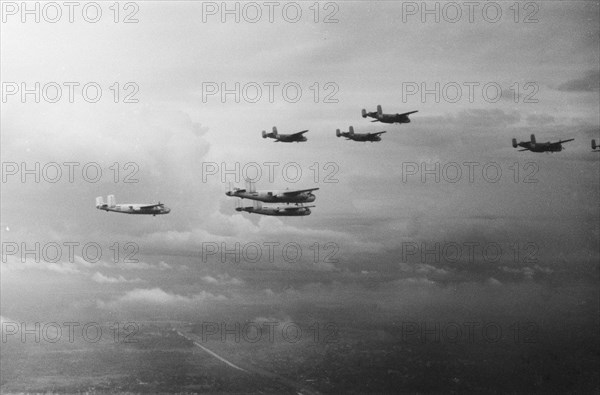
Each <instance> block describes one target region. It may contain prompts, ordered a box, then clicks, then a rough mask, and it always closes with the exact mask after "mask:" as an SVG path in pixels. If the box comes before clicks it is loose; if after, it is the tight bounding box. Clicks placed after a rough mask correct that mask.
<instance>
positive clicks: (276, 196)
mask: <svg viewBox="0 0 600 395" xmlns="http://www.w3.org/2000/svg"><path fill="white" fill-rule="evenodd" d="M317 189H319V188H308V189H293V190H292V189H284V190H265V191H257V190H256V188H255V185H254V183H253V182H247V183H246V188H245V189H241V188H233V190H229V191H227V192H225V194H226V195H227V196H233V197H239V198H241V199H251V200H258V201H261V202H265V203H296V204H298V203H311V202H314V201H315V199H316V198H317V197H316V196H315V195H314V194H313V193H312V191H316V190H317Z"/></svg>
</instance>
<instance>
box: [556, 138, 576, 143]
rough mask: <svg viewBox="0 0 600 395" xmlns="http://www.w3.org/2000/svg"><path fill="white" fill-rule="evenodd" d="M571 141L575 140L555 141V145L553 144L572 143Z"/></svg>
mask: <svg viewBox="0 0 600 395" xmlns="http://www.w3.org/2000/svg"><path fill="white" fill-rule="evenodd" d="M573 140H575V139H568V140H560V141H557V142H556V143H554V144H562V143H568V142H569V141H573Z"/></svg>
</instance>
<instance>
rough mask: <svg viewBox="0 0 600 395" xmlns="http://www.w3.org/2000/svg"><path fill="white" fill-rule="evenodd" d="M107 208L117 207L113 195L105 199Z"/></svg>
mask: <svg viewBox="0 0 600 395" xmlns="http://www.w3.org/2000/svg"><path fill="white" fill-rule="evenodd" d="M106 200H107V204H108V207H115V206H116V205H117V201H116V199H115V195H108V196H107V197H106Z"/></svg>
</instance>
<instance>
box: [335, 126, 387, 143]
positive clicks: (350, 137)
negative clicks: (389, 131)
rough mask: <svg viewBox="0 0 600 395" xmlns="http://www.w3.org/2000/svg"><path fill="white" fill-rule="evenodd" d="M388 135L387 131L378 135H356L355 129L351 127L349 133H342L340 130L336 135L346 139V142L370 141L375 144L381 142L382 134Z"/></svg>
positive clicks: (336, 131)
mask: <svg viewBox="0 0 600 395" xmlns="http://www.w3.org/2000/svg"><path fill="white" fill-rule="evenodd" d="M383 133H386V132H385V131H383V132H377V133H354V127H352V126H350V131H349V132H340V130H339V129H336V130H335V135H336V136H338V137H342V136H343V137H345V138H346V140H354V141H363V142H364V141H370V142H374V141H381V137H380V136H379V135H380V134H383Z"/></svg>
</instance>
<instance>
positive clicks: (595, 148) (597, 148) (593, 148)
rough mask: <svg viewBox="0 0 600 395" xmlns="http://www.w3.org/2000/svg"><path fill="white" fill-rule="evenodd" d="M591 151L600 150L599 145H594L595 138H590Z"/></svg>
mask: <svg viewBox="0 0 600 395" xmlns="http://www.w3.org/2000/svg"><path fill="white" fill-rule="evenodd" d="M592 152H600V145H596V140H594V139H592Z"/></svg>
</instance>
